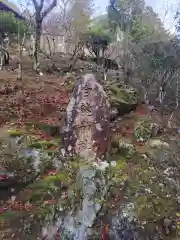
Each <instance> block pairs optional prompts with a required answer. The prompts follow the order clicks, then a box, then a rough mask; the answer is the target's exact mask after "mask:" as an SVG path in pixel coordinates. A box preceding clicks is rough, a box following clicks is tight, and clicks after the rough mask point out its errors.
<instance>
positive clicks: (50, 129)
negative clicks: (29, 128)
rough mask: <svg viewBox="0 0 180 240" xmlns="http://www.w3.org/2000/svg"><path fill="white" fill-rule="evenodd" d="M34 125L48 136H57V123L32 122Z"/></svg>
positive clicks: (58, 127)
mask: <svg viewBox="0 0 180 240" xmlns="http://www.w3.org/2000/svg"><path fill="white" fill-rule="evenodd" d="M33 125H34V127H36V128H38V129H40V130H41V131H43V132H45V133H46V134H48V135H50V136H53V137H55V136H59V129H60V126H59V125H52V124H45V123H34V124H33Z"/></svg>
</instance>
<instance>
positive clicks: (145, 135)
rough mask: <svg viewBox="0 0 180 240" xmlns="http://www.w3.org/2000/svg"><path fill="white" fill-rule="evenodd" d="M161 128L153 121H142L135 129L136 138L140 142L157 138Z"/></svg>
mask: <svg viewBox="0 0 180 240" xmlns="http://www.w3.org/2000/svg"><path fill="white" fill-rule="evenodd" d="M159 131H160V126H159V125H158V124H157V123H154V122H153V121H152V120H151V119H149V118H148V119H140V120H139V121H138V123H137V124H136V126H135V128H134V137H135V138H136V140H137V141H138V142H145V141H147V140H148V139H149V138H150V137H156V136H157V135H158V133H159Z"/></svg>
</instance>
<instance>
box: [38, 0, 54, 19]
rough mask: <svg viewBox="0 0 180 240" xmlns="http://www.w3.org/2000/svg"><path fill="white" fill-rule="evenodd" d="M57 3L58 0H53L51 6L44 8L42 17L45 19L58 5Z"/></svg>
mask: <svg viewBox="0 0 180 240" xmlns="http://www.w3.org/2000/svg"><path fill="white" fill-rule="evenodd" d="M33 1H35V0H33ZM42 1H43V0H42ZM56 5H57V0H53V2H52V3H51V4H50V5H49V7H48V8H47V9H46V10H44V12H42V14H41V19H42V20H43V19H44V18H45V17H46V16H47V15H48V14H49V13H50V12H51V11H52V9H53V8H54V7H56Z"/></svg>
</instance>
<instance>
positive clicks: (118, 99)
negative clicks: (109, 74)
mask: <svg viewBox="0 0 180 240" xmlns="http://www.w3.org/2000/svg"><path fill="white" fill-rule="evenodd" d="M105 89H106V91H107V94H108V97H109V99H110V104H111V109H113V117H114V113H115V112H116V111H117V116H123V115H124V114H126V113H129V112H131V111H132V110H134V109H135V108H136V106H137V104H138V95H137V92H136V91H135V89H134V88H132V87H129V86H128V87H127V88H125V87H123V86H122V85H121V84H117V83H114V84H109V85H107V86H106V87H105ZM115 109H116V110H115Z"/></svg>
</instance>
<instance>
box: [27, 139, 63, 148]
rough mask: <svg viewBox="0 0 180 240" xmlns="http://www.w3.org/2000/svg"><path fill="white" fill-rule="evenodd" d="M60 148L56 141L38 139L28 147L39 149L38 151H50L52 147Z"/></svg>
mask: <svg viewBox="0 0 180 240" xmlns="http://www.w3.org/2000/svg"><path fill="white" fill-rule="evenodd" d="M58 146H59V144H58V143H57V142H56V141H53V140H51V141H49V140H38V139H36V140H35V141H34V142H32V143H30V144H29V145H28V147H30V148H37V149H40V148H43V149H48V148H51V147H58Z"/></svg>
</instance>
